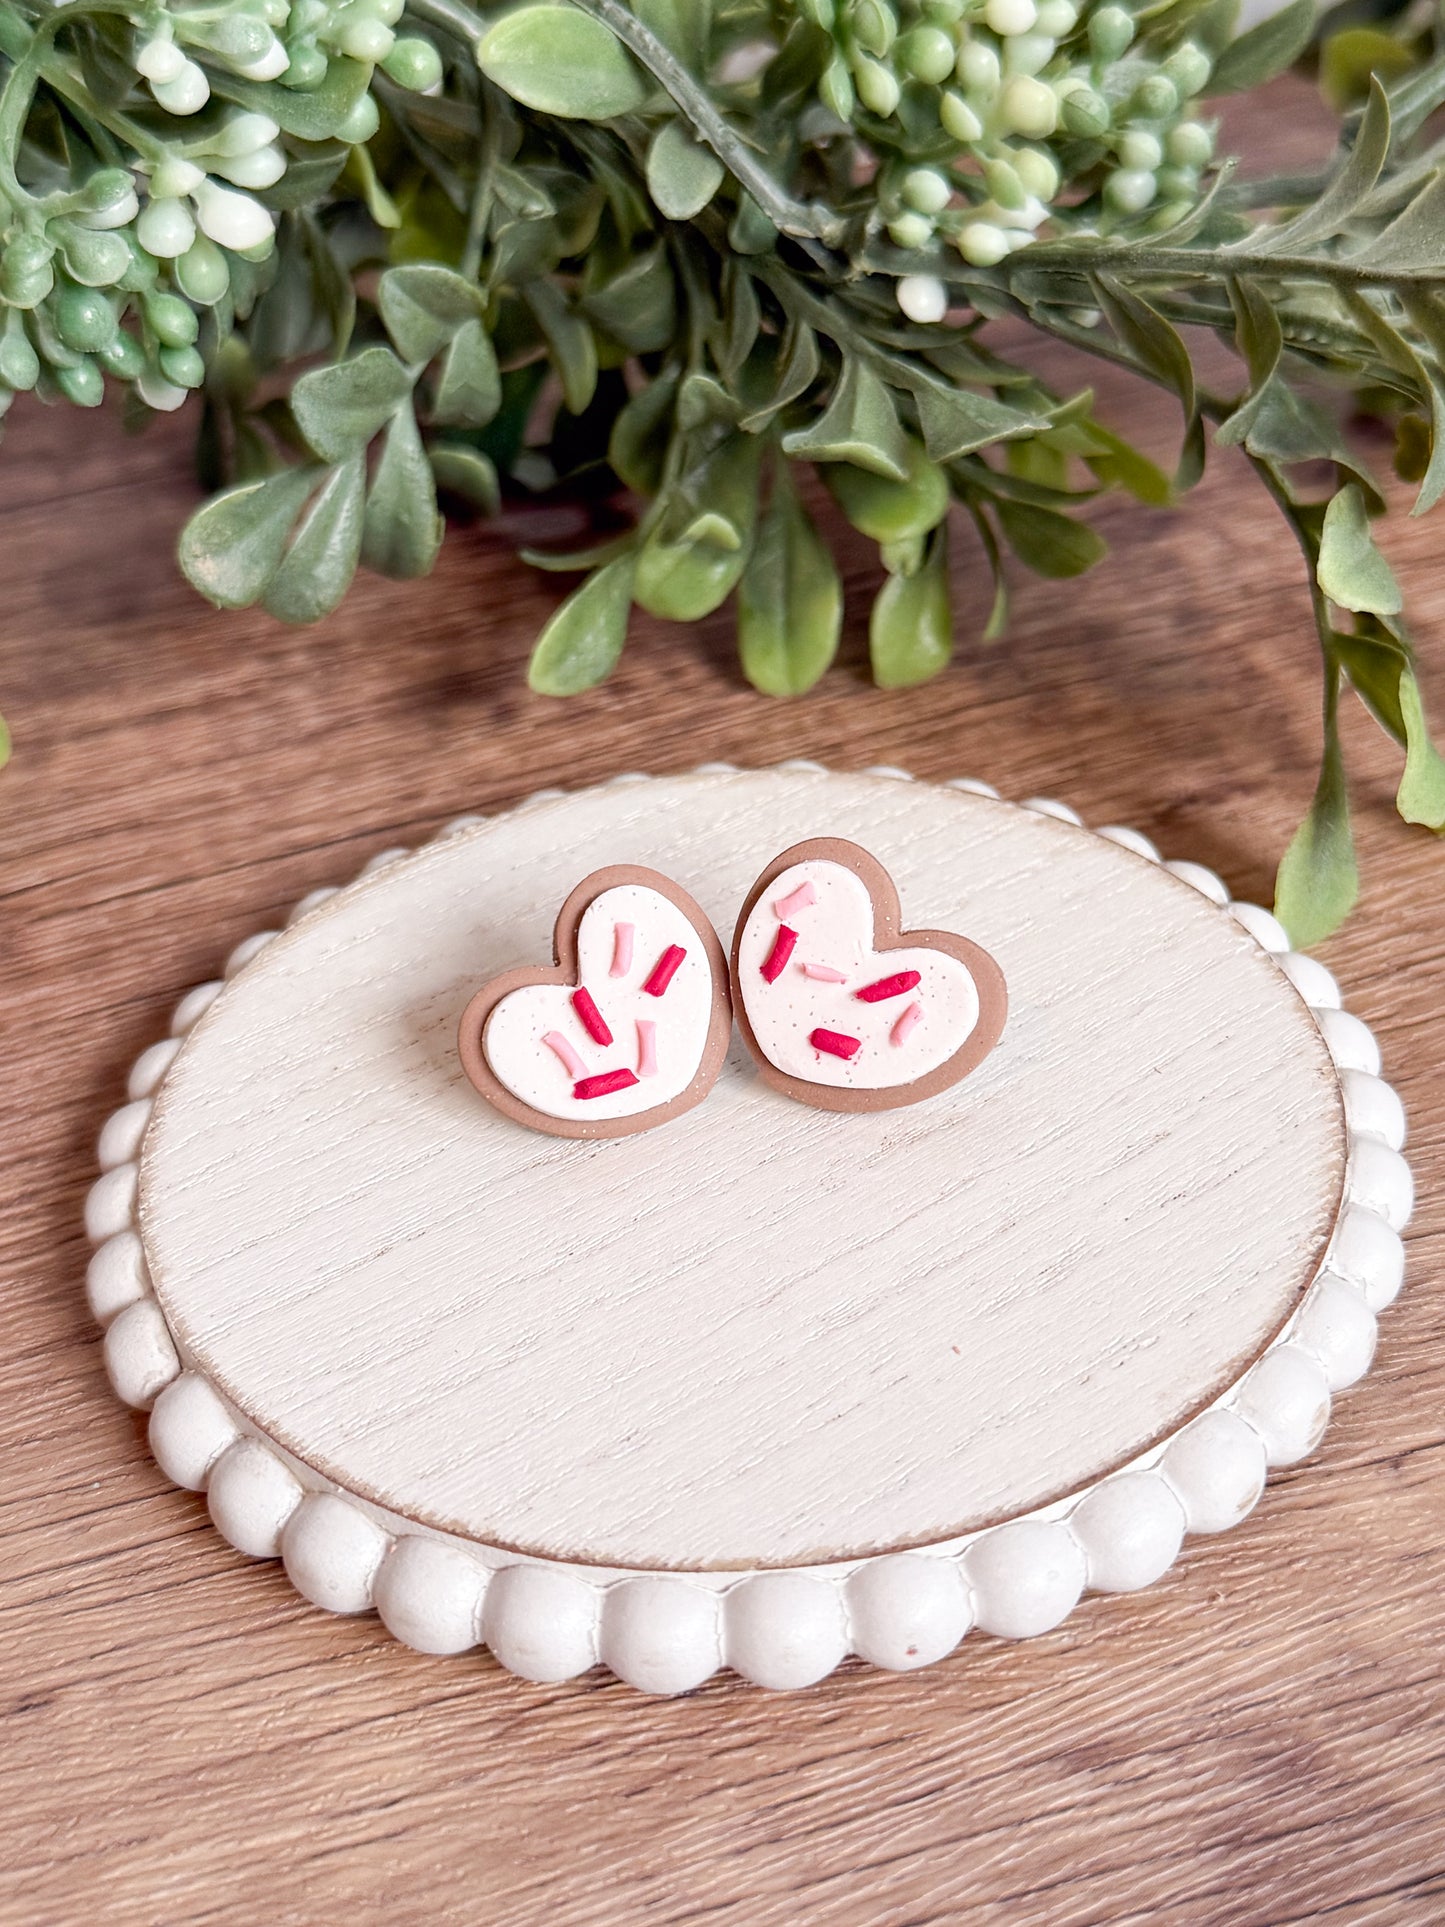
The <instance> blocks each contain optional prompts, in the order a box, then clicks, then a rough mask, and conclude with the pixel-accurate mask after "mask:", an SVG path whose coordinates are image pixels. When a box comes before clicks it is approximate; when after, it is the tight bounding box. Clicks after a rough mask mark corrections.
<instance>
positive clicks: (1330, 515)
mask: <svg viewBox="0 0 1445 1927" xmlns="http://www.w3.org/2000/svg"><path fill="white" fill-rule="evenodd" d="M1315 580H1316V581H1317V582H1318V583H1319V585H1320V587H1321V588H1322V589H1323V590H1324V592H1325V594H1326V595H1327V596H1328V597H1329V599H1330V601H1331V602H1335V603H1338V604H1339V606H1340V607H1341V608H1342V609H1363V610H1368V611H1369V613H1370V614H1372V615H1377V616H1392V615H1397V614H1398V613H1399V611H1400V609H1401V607H1402V602H1401V596H1400V586H1399V584H1398V583H1397V582H1396V580H1395V575H1394V571H1393V570H1392V569H1391V567H1390V565H1389V563H1388V562H1387V561H1386V560H1385V558H1384V556H1383V555H1381V553H1380V551H1379V550H1378V549H1377V548H1376V547H1375V539H1374V537H1373V536H1372V535H1371V534H1370V523H1369V518H1368V517H1367V516H1366V514H1365V503H1364V498H1363V496H1362V495H1361V494H1360V491H1359V489H1358V488H1356V487H1355V486H1354V484H1353V483H1351V484H1350V485H1349V487H1347V488H1342V489H1340V490H1339V492H1338V493H1337V494H1336V495H1333V496H1331V498H1330V503H1329V507H1328V508H1327V509H1326V510H1325V520H1324V528H1323V530H1322V531H1321V534H1320V559H1319V562H1318V564H1317V566H1316V569H1315Z"/></svg>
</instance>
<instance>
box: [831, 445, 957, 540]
mask: <svg viewBox="0 0 1445 1927" xmlns="http://www.w3.org/2000/svg"><path fill="white" fill-rule="evenodd" d="M907 461H908V474H907V476H906V478H905V479H904V480H903V481H901V482H894V481H890V480H889V479H888V478H887V477H886V476H883V475H873V474H870V473H869V471H868V470H867V469H865V468H855V467H854V466H853V464H852V463H851V462H829V463H828V464H827V465H826V466H825V467H824V468H823V469H822V471H821V473H822V476H823V480H824V481H825V482H826V483H827V485H828V488H829V490H830V492H831V493H832V495H833V498H834V500H835V501H836V502H837V503H838V506H839V507H840V508H841V509H842V511H843V513H844V514H845V515H846V516H847V518H848V520H849V521H850V522H851V523H852V524H853V526H854V528H855V529H858V530H859V531H860V532H861V533H862V534H864V535H868V536H871V537H872V538H873V540H874V541H875V542H902V541H906V540H907V539H908V538H909V537H912V536H921V535H927V534H929V533H930V531H931V530H933V529H936V528H937V527H938V525H939V523H940V522H941V521H942V520H943V518H944V516H945V515H947V513H948V493H949V492H948V477H947V476H946V475H945V474H944V472H943V470H942V469H941V468H939V467H938V465H937V464H936V463H935V462H931V461H930V460H929V459H928V456H927V454H926V453H925V451H924V449H923V446H922V444H921V443H920V442H916V441H915V440H914V439H913V437H912V436H911V435H910V436H909V438H908V442H907Z"/></svg>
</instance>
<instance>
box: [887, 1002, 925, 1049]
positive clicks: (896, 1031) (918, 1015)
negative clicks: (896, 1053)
mask: <svg viewBox="0 0 1445 1927" xmlns="http://www.w3.org/2000/svg"><path fill="white" fill-rule="evenodd" d="M922 1021H923V1006H922V1004H920V1003H912V1004H910V1005H909V1006H908V1008H907V1010H905V1011H904V1013H903V1015H902V1016H901V1017H900V1018H899V1019H898V1022H897V1023H896V1024H895V1025H894V1026H893V1028H892V1030H891V1031H890V1032H889V1033H888V1041H889V1043H891V1044H906V1043H907V1042H908V1039H909V1037H910V1036H911V1035H912V1034H913V1032H914V1031H915V1030H916V1029H917V1027H918V1025H919V1024H920V1023H922Z"/></svg>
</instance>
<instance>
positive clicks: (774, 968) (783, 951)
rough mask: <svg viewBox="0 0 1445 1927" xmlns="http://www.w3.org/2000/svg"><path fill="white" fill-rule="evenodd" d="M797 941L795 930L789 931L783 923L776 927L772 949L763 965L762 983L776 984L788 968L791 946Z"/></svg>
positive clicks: (791, 951) (791, 952)
mask: <svg viewBox="0 0 1445 1927" xmlns="http://www.w3.org/2000/svg"><path fill="white" fill-rule="evenodd" d="M797 941H798V933H797V931H796V930H790V929H789V928H788V926H787V924H785V923H780V924H779V925H778V934H777V936H776V937H774V938H773V947H772V949H771V950H770V951H769V952H768V960H767V962H766V963H765V964H764V965H763V981H764V983H769V984H771V983H776V982H777V980H778V978H779V977H781V976H782V974H783V972H784V971H785V970H786V969H787V967H788V959H789V957H791V956H792V954H793V946H794V945H795V944H796V943H797Z"/></svg>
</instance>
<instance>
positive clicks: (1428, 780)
mask: <svg viewBox="0 0 1445 1927" xmlns="http://www.w3.org/2000/svg"><path fill="white" fill-rule="evenodd" d="M1399 700H1400V715H1401V718H1402V721H1403V723H1404V729H1405V769H1404V773H1403V775H1402V776H1401V778H1400V787H1399V790H1398V791H1397V793H1396V796H1395V807H1396V809H1397V810H1398V811H1399V812H1400V814H1401V816H1402V817H1404V819H1405V821H1406V822H1407V823H1423V824H1424V825H1425V827H1426V828H1427V829H1431V830H1441V829H1445V757H1442V756H1441V754H1440V752H1439V750H1438V749H1436V747H1435V745H1434V743H1433V742H1432V741H1431V739H1430V727H1429V724H1428V723H1427V722H1426V720H1425V705H1424V703H1423V702H1422V701H1421V697H1420V685H1419V683H1418V682H1417V681H1416V680H1415V672H1414V670H1413V669H1411V668H1409V667H1408V666H1407V667H1405V668H1403V669H1402V670H1401V671H1400V697H1399Z"/></svg>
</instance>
